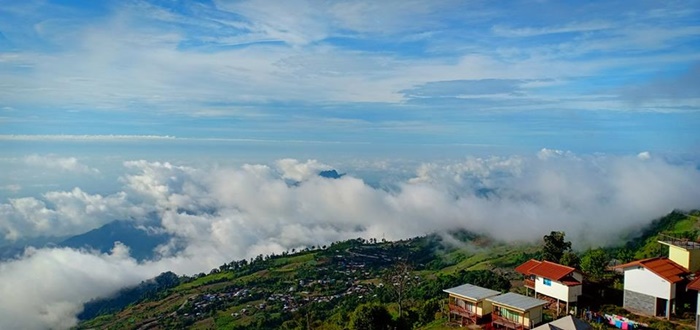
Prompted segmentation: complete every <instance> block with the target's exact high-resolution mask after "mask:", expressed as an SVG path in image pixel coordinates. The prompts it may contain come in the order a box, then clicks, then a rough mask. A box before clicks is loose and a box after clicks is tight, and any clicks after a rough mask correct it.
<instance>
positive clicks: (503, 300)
mask: <svg viewBox="0 0 700 330" xmlns="http://www.w3.org/2000/svg"><path fill="white" fill-rule="evenodd" d="M486 301H488V302H490V303H491V304H492V305H493V312H492V313H491V326H492V327H494V328H497V329H513V330H524V329H532V328H533V327H535V326H536V325H538V324H540V323H542V309H543V307H544V305H546V304H548V302H547V301H546V300H540V299H536V298H532V297H528V296H523V295H521V294H517V293H513V292H508V293H506V294H502V295H500V296H495V297H491V298H486Z"/></svg>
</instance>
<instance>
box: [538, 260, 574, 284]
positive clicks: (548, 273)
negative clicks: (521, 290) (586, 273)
mask: <svg viewBox="0 0 700 330" xmlns="http://www.w3.org/2000/svg"><path fill="white" fill-rule="evenodd" d="M575 270H576V269H575V268H572V267H569V266H564V265H560V264H557V263H553V262H550V261H542V263H540V264H539V265H537V266H535V267H534V268H532V269H530V273H532V274H535V275H537V276H540V277H544V278H548V279H550V280H555V281H559V280H561V279H562V278H564V277H565V276H567V275H569V274H571V273H573V272H574V271H575Z"/></svg>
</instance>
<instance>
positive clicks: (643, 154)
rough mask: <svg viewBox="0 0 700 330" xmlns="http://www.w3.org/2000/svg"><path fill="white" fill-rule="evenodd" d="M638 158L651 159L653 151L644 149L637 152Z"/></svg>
mask: <svg viewBox="0 0 700 330" xmlns="http://www.w3.org/2000/svg"><path fill="white" fill-rule="evenodd" d="M637 158H639V159H641V160H648V159H651V153H650V152H648V151H642V152H640V153H638V154H637Z"/></svg>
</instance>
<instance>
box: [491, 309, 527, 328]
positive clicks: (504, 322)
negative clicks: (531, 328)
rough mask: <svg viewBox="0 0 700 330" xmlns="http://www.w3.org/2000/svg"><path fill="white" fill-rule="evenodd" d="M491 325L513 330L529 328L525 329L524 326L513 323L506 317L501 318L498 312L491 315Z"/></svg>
mask: <svg viewBox="0 0 700 330" xmlns="http://www.w3.org/2000/svg"><path fill="white" fill-rule="evenodd" d="M491 324H492V325H500V326H502V327H504V328H508V329H513V330H525V329H527V328H525V326H524V325H522V324H520V323H518V322H515V321H511V320H509V319H507V318H505V317H502V316H500V315H499V314H498V312H493V313H491Z"/></svg>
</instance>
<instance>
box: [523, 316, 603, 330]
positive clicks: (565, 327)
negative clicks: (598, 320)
mask: <svg viewBox="0 0 700 330" xmlns="http://www.w3.org/2000/svg"><path fill="white" fill-rule="evenodd" d="M591 329H593V327H591V325H590V324H588V323H586V322H584V321H582V320H579V319H577V318H575V317H573V316H571V315H567V316H565V317H562V318H560V319H558V320H554V321H552V322H549V323H547V324H543V325H540V326H539V327H536V328H534V329H533V330H591Z"/></svg>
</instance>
